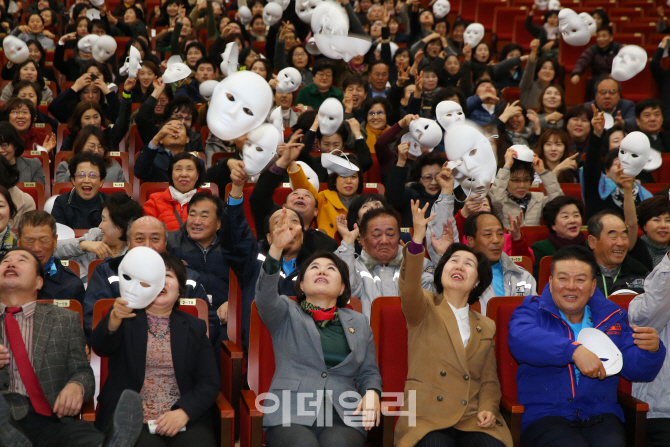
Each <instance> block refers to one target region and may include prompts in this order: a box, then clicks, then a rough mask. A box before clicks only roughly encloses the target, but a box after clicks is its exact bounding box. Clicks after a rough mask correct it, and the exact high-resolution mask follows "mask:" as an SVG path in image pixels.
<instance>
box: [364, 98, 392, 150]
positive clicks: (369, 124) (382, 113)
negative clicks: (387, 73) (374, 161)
mask: <svg viewBox="0 0 670 447" xmlns="http://www.w3.org/2000/svg"><path fill="white" fill-rule="evenodd" d="M363 110H364V112H365V115H364V116H365V119H366V121H365V126H363V128H364V129H365V132H364V134H363V136H364V137H365V142H366V143H367V145H368V148H370V153H371V154H374V153H375V143H376V142H377V137H379V135H381V134H382V133H384V131H385V130H386V129H388V128H389V122H391V119H390V117H389V114H390V113H391V110H393V109H392V107H391V104H390V103H389V102H388V100H387V99H386V98H381V97H377V98H373V99H371V100H369V101H366V102H365V103H364V104H363Z"/></svg>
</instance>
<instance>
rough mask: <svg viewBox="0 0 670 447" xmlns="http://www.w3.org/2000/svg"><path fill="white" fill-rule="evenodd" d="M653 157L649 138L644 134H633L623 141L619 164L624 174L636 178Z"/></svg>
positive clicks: (620, 147) (620, 148)
mask: <svg viewBox="0 0 670 447" xmlns="http://www.w3.org/2000/svg"><path fill="white" fill-rule="evenodd" d="M650 157H651V145H650V143H649V138H648V137H647V136H646V135H645V134H644V133H642V132H638V131H635V132H631V133H629V134H628V135H626V136H625V137H624V139H623V140H621V144H620V146H619V162H621V167H622V168H623V173H624V174H626V175H630V176H631V177H636V176H637V175H638V174H640V172H642V169H644V167H645V165H646V164H647V162H648V161H649V158H650Z"/></svg>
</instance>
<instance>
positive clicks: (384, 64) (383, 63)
mask: <svg viewBox="0 0 670 447" xmlns="http://www.w3.org/2000/svg"><path fill="white" fill-rule="evenodd" d="M377 65H383V66H385V67H386V69H387V70H389V71H390V68H389V64H387V63H386V62H384V61H383V60H381V59H378V60H376V61H374V62H372V63H371V64H370V67H369V68H368V73H371V72H372V67H375V66H377Z"/></svg>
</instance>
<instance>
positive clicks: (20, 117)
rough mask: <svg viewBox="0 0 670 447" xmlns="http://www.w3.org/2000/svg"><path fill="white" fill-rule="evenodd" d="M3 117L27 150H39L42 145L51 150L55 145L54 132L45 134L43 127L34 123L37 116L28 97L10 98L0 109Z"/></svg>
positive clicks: (48, 150)
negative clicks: (17, 134) (12, 127)
mask: <svg viewBox="0 0 670 447" xmlns="http://www.w3.org/2000/svg"><path fill="white" fill-rule="evenodd" d="M0 114H1V115H2V116H3V117H4V118H3V119H4V120H6V121H8V122H9V123H10V124H11V125H12V126H14V129H16V131H17V132H18V133H19V135H20V136H21V138H22V139H23V143H24V148H25V150H27V151H36V150H39V147H38V146H41V147H43V148H44V149H45V150H46V151H47V152H51V151H52V150H53V148H55V147H56V134H54V133H53V132H51V133H50V134H49V135H47V134H46V132H45V130H44V129H43V128H38V127H36V126H35V125H34V123H35V120H36V118H37V109H36V108H35V104H34V103H33V102H32V101H30V100H29V99H21V98H12V99H10V100H9V101H7V102H6V103H5V104H4V105H3V106H2V108H1V109H0Z"/></svg>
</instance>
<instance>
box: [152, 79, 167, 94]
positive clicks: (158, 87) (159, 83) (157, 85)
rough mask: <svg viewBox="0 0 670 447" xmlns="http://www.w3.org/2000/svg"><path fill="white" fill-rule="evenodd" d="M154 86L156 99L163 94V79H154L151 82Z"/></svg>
mask: <svg viewBox="0 0 670 447" xmlns="http://www.w3.org/2000/svg"><path fill="white" fill-rule="evenodd" d="M152 84H153V86H154V93H157V95H156V96H155V97H156V98H157V97H159V96H160V94H161V93H163V90H165V84H163V78H162V77H160V78H159V77H158V76H156V77H154V81H153V82H152Z"/></svg>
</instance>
